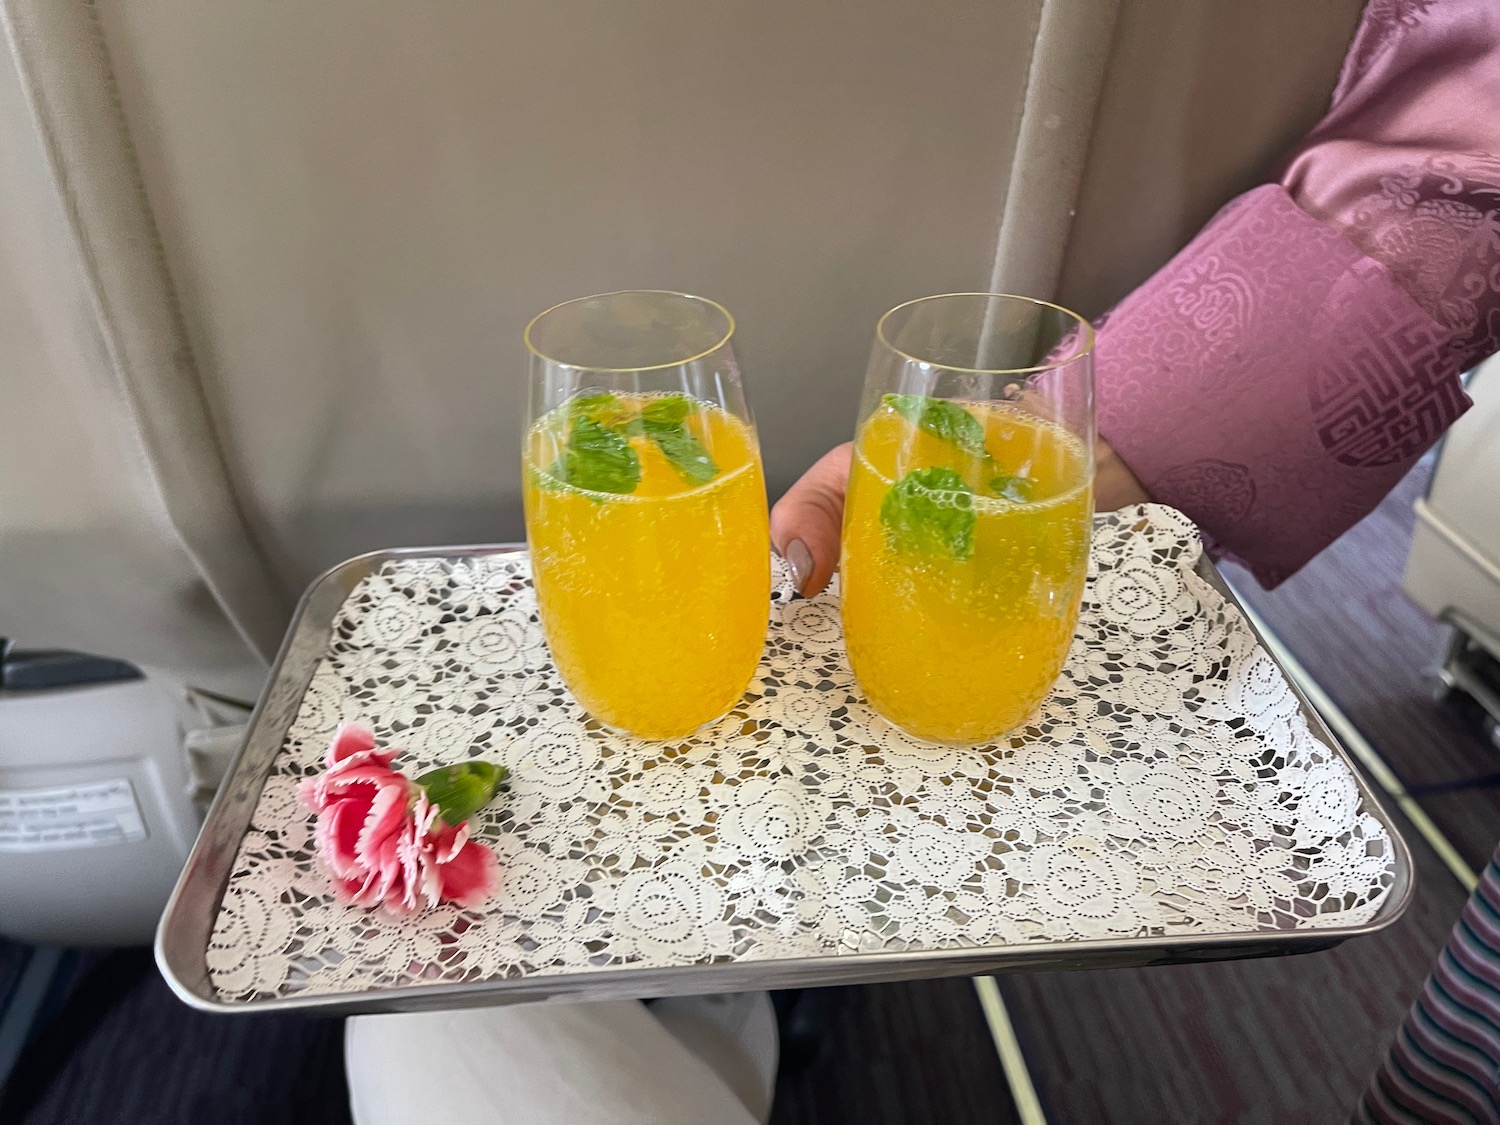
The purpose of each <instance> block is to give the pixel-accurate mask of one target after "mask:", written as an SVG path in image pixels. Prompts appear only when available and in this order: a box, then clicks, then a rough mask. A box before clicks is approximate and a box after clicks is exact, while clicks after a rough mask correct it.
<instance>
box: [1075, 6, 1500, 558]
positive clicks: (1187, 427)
mask: <svg viewBox="0 0 1500 1125" xmlns="http://www.w3.org/2000/svg"><path fill="white" fill-rule="evenodd" d="M1496 350H1500V3H1497V0H1371V3H1370V5H1369V7H1368V8H1367V9H1366V11H1365V15H1364V18H1363V21H1362V23H1361V26H1360V30H1359V32H1358V33H1357V35H1356V36H1355V39H1354V42H1353V43H1352V45H1351V47H1350V51H1349V55H1348V57H1347V59H1346V60H1345V63H1344V71H1343V74H1342V75H1341V77H1340V80H1339V83H1338V87H1337V89H1336V90H1335V92H1334V98H1333V106H1332V108H1331V110H1330V112H1329V114H1328V116H1327V117H1325V118H1324V120H1323V121H1322V122H1320V123H1319V125H1318V126H1317V127H1316V128H1315V129H1314V130H1313V131H1312V132H1311V133H1309V134H1308V136H1307V137H1306V138H1305V139H1304V140H1303V141H1302V142H1301V144H1299V145H1298V146H1297V148H1296V149H1295V150H1294V151H1293V153H1292V154H1291V155H1290V157H1288V159H1287V161H1286V163H1285V167H1284V170H1283V172H1282V175H1281V177H1280V183H1278V184H1269V185H1266V186H1263V187H1260V188H1256V189H1255V190H1253V191H1251V192H1248V193H1246V194H1245V195H1243V196H1240V197H1239V198H1238V199H1236V200H1234V201H1233V202H1232V203H1230V204H1229V205H1228V206H1227V207H1225V208H1224V209H1223V210H1222V211H1221V212H1220V213H1219V214H1218V215H1217V216H1216V217H1215V218H1214V220H1213V221H1212V222H1210V223H1209V225H1208V226H1207V227H1205V228H1204V230H1203V231H1202V232H1201V233H1200V234H1199V235H1198V237H1197V238H1196V239H1194V240H1193V242H1192V243H1190V244H1189V245H1188V246H1187V247H1186V248H1185V249H1184V250H1183V251H1182V252H1181V253H1180V254H1178V255H1177V256H1176V257H1175V258H1173V259H1172V261H1171V262H1169V263H1168V264H1167V265H1166V266H1165V267H1163V268H1162V270H1161V271H1160V272H1158V273H1157V274H1156V275H1155V276H1154V277H1152V278H1151V279H1150V280H1149V281H1147V282H1146V283H1145V284H1144V285H1143V286H1141V287H1140V288H1139V289H1137V290H1136V291H1135V292H1134V293H1132V294H1131V295H1130V296H1129V297H1127V298H1126V299H1125V300H1124V301H1122V302H1121V303H1120V304H1119V305H1118V306H1117V307H1116V308H1115V309H1114V310H1113V311H1111V312H1110V313H1109V314H1108V315H1107V316H1106V317H1105V318H1104V320H1103V322H1102V323H1101V326H1100V331H1099V341H1098V351H1097V365H1098V378H1099V423H1100V432H1101V433H1102V434H1103V435H1104V437H1105V438H1106V439H1107V440H1108V441H1109V442H1110V444H1111V445H1112V446H1114V448H1115V450H1116V452H1117V453H1118V454H1119V455H1120V457H1121V459H1122V460H1124V462H1125V463H1126V464H1127V465H1129V466H1130V468H1131V469H1132V470H1133V471H1134V472H1135V474H1136V476H1137V477H1139V478H1140V480H1141V482H1142V483H1143V484H1144V485H1145V487H1146V489H1147V491H1148V492H1150V493H1151V495H1152V496H1154V497H1155V498H1156V499H1158V500H1160V501H1162V502H1163V503H1167V504H1171V505H1173V506H1175V507H1178V508H1181V509H1182V510H1183V511H1185V512H1187V513H1188V514H1189V515H1190V516H1192V517H1193V518H1194V519H1195V520H1196V521H1197V522H1198V524H1199V526H1200V527H1202V528H1203V530H1204V532H1205V534H1206V535H1207V536H1208V537H1209V539H1210V541H1211V543H1212V544H1213V545H1214V546H1215V547H1216V548H1217V549H1218V550H1219V551H1221V552H1222V553H1224V554H1227V555H1229V556H1231V557H1236V558H1238V559H1240V560H1242V561H1244V562H1245V563H1246V564H1247V565H1249V566H1250V568H1251V569H1252V570H1253V571H1254V573H1255V575H1256V577H1257V578H1258V579H1259V580H1260V581H1261V582H1262V583H1263V584H1265V585H1267V586H1272V585H1275V584H1276V583H1278V582H1280V581H1282V580H1283V579H1285V578H1286V577H1287V576H1289V575H1290V574H1292V573H1293V572H1294V571H1296V570H1297V569H1298V568H1299V567H1301V566H1302V565H1303V564H1304V563H1305V562H1307V560H1308V559H1310V558H1311V557H1312V556H1313V555H1315V554H1316V553H1317V552H1318V551H1320V550H1322V549H1323V548H1324V547H1326V546H1327V545H1328V544H1329V543H1331V542H1332V541H1333V540H1334V539H1336V538H1337V537H1338V536H1339V535H1341V534H1342V533H1343V532H1344V531H1345V530H1347V529H1348V528H1349V527H1350V526H1351V525H1353V524H1354V523H1355V522H1357V521H1358V520H1359V519H1360V518H1361V517H1362V516H1364V515H1365V514H1366V513H1367V512H1369V511H1370V510H1371V509H1372V508H1373V507H1374V506H1375V505H1376V504H1377V503H1379V501H1380V499H1381V497H1383V496H1384V495H1385V494H1386V492H1388V491H1389V490H1390V489H1391V487H1392V486H1393V485H1394V484H1395V483H1396V482H1397V481H1398V480H1399V479H1400V478H1401V476H1402V475H1403V474H1405V473H1406V471H1407V470H1408V469H1409V468H1410V467H1411V466H1412V465H1413V464H1414V463H1415V462H1416V460H1417V459H1418V458H1419V457H1420V456H1421V455H1422V453H1423V452H1425V451H1426V450H1427V449H1428V448H1429V447H1430V446H1431V445H1432V443H1433V442H1434V441H1436V440H1437V438H1438V436H1439V435H1440V434H1441V433H1442V432H1443V430H1445V429H1446V428H1447V427H1448V426H1449V425H1451V424H1452V422H1453V421H1454V419H1456V418H1457V417H1458V416H1459V415H1460V414H1461V413H1463V411H1464V410H1465V409H1467V407H1468V405H1469V401H1468V398H1467V396H1466V395H1465V394H1464V393H1463V390H1462V388H1461V386H1460V383H1459V376H1460V375H1461V374H1462V372H1463V371H1465V370H1466V369H1467V368H1469V367H1470V366H1472V365H1473V364H1474V363H1476V362H1477V361H1478V360H1480V359H1482V358H1484V357H1485V356H1487V355H1489V354H1491V353H1493V352H1495V351H1496Z"/></svg>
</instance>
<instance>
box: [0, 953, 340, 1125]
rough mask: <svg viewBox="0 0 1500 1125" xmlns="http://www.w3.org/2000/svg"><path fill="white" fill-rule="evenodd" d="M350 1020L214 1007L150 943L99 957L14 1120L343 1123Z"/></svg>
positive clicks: (42, 1056) (149, 1124)
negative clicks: (171, 980)
mask: <svg viewBox="0 0 1500 1125" xmlns="http://www.w3.org/2000/svg"><path fill="white" fill-rule="evenodd" d="M343 1043H344V1040H343V1030H342V1023H341V1021H338V1020H306V1019H298V1018H289V1017H285V1016H238V1017H235V1018H233V1019H226V1018H224V1017H219V1016H209V1015H204V1014H202V1013H200V1012H195V1011H193V1010H191V1009H189V1008H187V1007H185V1006H184V1005H183V1003H182V1002H181V1001H180V1000H178V999H177V998H176V997H175V996H173V995H172V993H171V992H170V990H168V988H167V986H166V984H165V983H164V982H163V981H162V979H161V976H160V975H159V974H158V973H157V971H156V966H155V964H154V963H153V962H152V960H151V951H150V950H147V949H128V950H118V951H116V952H114V953H111V954H109V955H108V956H105V957H102V958H99V959H98V960H97V962H96V963H95V964H94V965H93V967H92V968H91V970H90V971H89V972H88V973H87V974H86V975H85V976H84V977H83V978H82V979H81V980H79V981H78V983H77V985H76V986H75V988H74V989H73V992H72V995H71V997H70V998H69V1000H68V1001H67V1003H66V1004H65V1006H64V1007H63V1009H62V1011H61V1012H59V1013H58V1015H57V1016H55V1017H54V1018H53V1019H52V1020H51V1021H50V1022H49V1023H48V1025H47V1027H46V1028H45V1029H44V1030H43V1031H42V1033H41V1034H40V1036H39V1037H38V1039H37V1040H36V1041H35V1042H34V1043H33V1044H32V1045H31V1046H30V1047H29V1048H28V1049H27V1051H26V1053H25V1054H24V1055H23V1056H22V1058H21V1062H20V1064H19V1065H18V1067H17V1069H16V1072H15V1074H13V1075H12V1077H11V1080H10V1082H9V1083H8V1084H7V1085H6V1088H5V1090H4V1092H3V1095H0V1122H5V1123H6V1125H85V1123H88V1125H94V1123H99V1125H105V1123H108V1125H301V1123H304V1122H305V1123H307V1125H312V1123H314V1122H316V1123H318V1125H342V1123H345V1122H348V1121H349V1109H348V1095H347V1093H346V1090H345V1086H344V1066H343Z"/></svg>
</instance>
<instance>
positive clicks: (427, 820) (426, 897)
mask: <svg viewBox="0 0 1500 1125" xmlns="http://www.w3.org/2000/svg"><path fill="white" fill-rule="evenodd" d="M395 757H396V752H395V751H394V750H377V749H375V736H374V735H373V734H371V733H370V732H369V731H368V730H366V729H365V728H363V727H360V726H356V725H354V724H352V723H344V724H343V725H341V726H340V727H339V729H338V731H337V732H335V734H334V736H333V741H332V742H331V743H329V746H328V754H327V757H326V759H325V761H326V762H327V764H328V768H327V769H326V770H325V771H324V772H323V773H322V774H321V775H320V776H318V777H316V778H309V779H307V780H305V781H303V782H302V784H301V785H300V786H299V788H298V794H299V796H300V797H301V798H302V803H303V804H305V805H306V806H307V807H308V808H309V809H311V810H312V811H313V812H315V813H317V815H318V823H317V828H316V830H315V832H314V837H313V838H314V841H315V843H316V846H317V851H318V857H319V858H320V859H321V860H322V861H323V864H324V866H326V867H327V868H328V872H329V874H330V875H331V876H332V877H333V886H334V891H335V893H336V894H337V895H338V897H339V898H340V899H342V900H343V901H345V902H350V903H354V904H355V905H358V906H379V905H382V904H384V905H385V906H386V907H388V908H389V909H392V910H394V911H396V912H397V913H402V914H406V913H411V912H412V911H415V910H419V909H422V908H424V907H430V906H436V905H438V903H440V902H452V903H455V904H457V905H459V906H465V907H467V906H475V905H478V904H479V903H481V902H483V901H484V900H485V899H486V898H488V897H489V895H490V893H491V891H493V890H494V887H495V884H496V882H497V879H498V874H499V864H498V863H497V861H496V859H495V854H494V852H492V851H490V849H489V848H487V847H485V846H484V845H483V844H481V843H479V842H478V841H477V840H472V839H470V838H469V828H468V825H467V823H465V824H460V825H458V826H457V827H453V826H451V825H449V824H447V823H445V822H444V820H443V819H442V817H441V816H440V815H439V813H438V809H437V806H436V805H433V804H432V803H431V802H429V801H428V799H427V794H426V792H425V791H424V790H423V789H422V787H421V786H420V785H417V784H416V783H414V782H413V781H411V780H410V779H409V778H407V776H406V775H405V774H403V773H402V772H401V771H400V770H395V769H392V768H391V762H392V760H394V759H395Z"/></svg>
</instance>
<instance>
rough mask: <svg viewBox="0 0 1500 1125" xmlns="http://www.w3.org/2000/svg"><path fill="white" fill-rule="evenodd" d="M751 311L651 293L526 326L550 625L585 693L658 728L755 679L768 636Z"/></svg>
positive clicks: (649, 732)
mask: <svg viewBox="0 0 1500 1125" xmlns="http://www.w3.org/2000/svg"><path fill="white" fill-rule="evenodd" d="M733 334H734V318H733V317H731V316H730V315H729V313H728V311H727V310H725V309H724V308H723V307H722V306H720V305H717V304H715V303H714V302H713V301H708V300H705V299H703V298H702V297H692V296H689V295H687V294H685V293H668V292H656V291H644V290H633V291H628V292H621V293H604V294H600V295H598V296H594V297H583V298H580V299H578V300H575V301H568V302H566V303H564V304H561V305H557V306H556V307H554V308H551V309H548V310H547V311H546V312H544V313H542V314H541V315H539V316H538V317H537V318H536V319H535V320H533V321H532V322H531V323H530V324H529V325H527V327H526V334H525V340H526V347H527V350H528V351H529V352H530V365H531V405H530V412H529V422H530V425H529V429H528V431H527V434H526V439H525V445H524V450H523V454H522V456H523V460H524V467H523V472H524V475H525V502H526V533H527V538H528V540H529V541H530V545H531V565H532V576H533V580H534V582H535V584H536V593H537V603H538V607H539V609H540V612H541V622H542V629H543V631H544V633H545V634H546V637H547V644H548V647H549V648H550V649H551V651H552V659H553V661H554V663H555V664H556V665H557V669H558V671H559V672H560V673H561V674H562V678H563V681H564V682H565V683H566V684H567V685H568V688H569V689H570V690H571V691H572V692H573V695H574V697H575V698H576V699H577V700H578V702H579V703H581V704H582V705H583V706H584V708H585V709H586V710H587V711H588V712H589V713H590V714H592V715H593V716H594V717H595V718H597V719H598V720H600V721H601V722H603V723H605V724H606V725H608V726H611V727H614V728H616V729H618V730H622V731H625V732H627V733H629V734H634V735H637V736H639V737H642V738H650V739H665V738H676V737H680V736H683V735H687V734H691V733H692V732H693V731H694V730H696V729H697V728H699V727H701V726H702V725H703V724H705V723H707V722H710V721H712V720H713V719H717V718H718V717H719V716H721V715H723V714H724V713H725V712H726V711H728V710H729V709H730V708H731V707H732V706H733V705H734V703H735V702H736V701H737V700H738V699H739V698H740V696H741V695H743V694H744V691H745V688H746V686H747V685H748V684H749V682H750V677H751V676H752V675H754V673H755V668H756V665H757V664H758V663H759V660H760V655H761V651H762V649H763V647H764V645H765V637H766V625H767V620H768V615H769V600H770V584H771V577H770V535H769V531H768V523H767V515H766V486H765V477H764V474H763V472H762V470H761V463H760V449H759V445H758V444H757V442H756V437H755V427H754V423H753V422H752V420H751V417H750V411H749V409H748V408H747V407H746V405H745V396H744V391H743V388H742V387H741V384H740V373H739V368H738V366H737V365H736V363H735V359H734V353H733V352H732V351H731V349H730V345H729V340H730V337H731V336H732V335H733Z"/></svg>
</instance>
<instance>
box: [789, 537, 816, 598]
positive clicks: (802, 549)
mask: <svg viewBox="0 0 1500 1125" xmlns="http://www.w3.org/2000/svg"><path fill="white" fill-rule="evenodd" d="M786 564H787V566H789V567H791V568H792V585H793V586H795V587H796V588H797V592H798V593H799V594H800V593H801V592H802V587H803V586H805V585H806V584H807V580H808V579H809V578H811V577H812V572H813V559H812V552H811V551H809V550H808V549H807V544H806V543H804V542H802V540H800V539H793V540H792V541H791V542H790V543H788V544H787V545H786Z"/></svg>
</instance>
